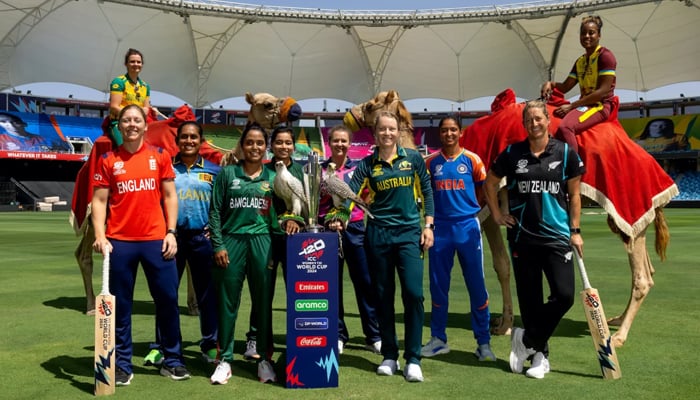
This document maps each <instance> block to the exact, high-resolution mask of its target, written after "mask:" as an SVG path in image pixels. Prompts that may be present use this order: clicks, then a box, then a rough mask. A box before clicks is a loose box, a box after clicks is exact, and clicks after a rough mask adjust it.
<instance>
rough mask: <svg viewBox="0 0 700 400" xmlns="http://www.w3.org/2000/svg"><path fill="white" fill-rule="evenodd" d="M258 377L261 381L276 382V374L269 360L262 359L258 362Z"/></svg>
mask: <svg viewBox="0 0 700 400" xmlns="http://www.w3.org/2000/svg"><path fill="white" fill-rule="evenodd" d="M258 378H259V379H260V382H262V383H268V382H277V375H275V370H274V369H272V364H270V362H269V361H267V360H262V361H260V362H259V363H258Z"/></svg>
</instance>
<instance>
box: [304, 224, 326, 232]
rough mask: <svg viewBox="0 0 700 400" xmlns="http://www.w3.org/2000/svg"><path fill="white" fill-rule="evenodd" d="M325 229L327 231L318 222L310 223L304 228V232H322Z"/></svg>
mask: <svg viewBox="0 0 700 400" xmlns="http://www.w3.org/2000/svg"><path fill="white" fill-rule="evenodd" d="M323 231H325V229H323V226H322V225H316V224H314V225H308V226H307V227H306V229H304V232H309V233H320V232H323Z"/></svg>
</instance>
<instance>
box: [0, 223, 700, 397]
mask: <svg viewBox="0 0 700 400" xmlns="http://www.w3.org/2000/svg"><path fill="white" fill-rule="evenodd" d="M597 211H598V210H596V209H586V210H585V212H586V214H585V215H584V216H583V217H582V224H581V227H582V229H583V235H584V236H583V237H584V240H585V241H586V242H585V249H586V253H585V255H586V265H587V267H588V269H589V276H590V279H591V282H592V284H593V285H594V286H595V287H597V288H598V289H599V290H600V294H601V296H602V298H603V300H604V305H605V309H606V311H607V313H608V316H612V315H614V314H615V313H619V312H620V311H621V310H622V309H623V308H624V306H625V304H626V301H627V298H628V295H629V290H630V280H631V278H630V272H629V267H628V263H627V257H626V255H625V253H624V251H623V249H622V246H621V244H620V242H619V241H618V240H617V238H616V237H614V236H613V235H612V234H610V233H609V231H608V230H607V227H606V226H605V217H604V215H601V214H599V213H597ZM666 212H667V217H668V220H669V225H670V227H671V232H672V241H671V246H670V248H669V260H668V261H667V262H664V263H661V262H659V259H658V257H657V256H656V255H655V254H652V258H651V259H652V262H653V263H654V264H655V266H656V269H657V274H656V276H655V281H656V286H655V287H654V289H653V290H652V291H651V294H650V295H649V297H648V298H647V300H646V302H645V303H644V305H643V307H642V309H641V312H640V314H639V315H638V317H637V319H636V320H635V323H634V325H633V327H632V331H631V333H630V336H629V339H628V341H627V343H626V345H625V346H624V347H622V348H620V349H618V354H619V359H620V363H621V366H622V373H623V378H622V379H621V380H619V381H604V380H602V379H601V378H600V376H599V372H598V367H597V361H596V360H595V355H594V354H593V349H592V347H593V345H592V342H591V338H590V336H589V334H588V331H587V326H586V322H585V320H584V317H583V311H582V308H581V304H580V302H579V301H578V300H577V302H576V304H575V305H574V307H573V308H572V309H571V311H570V312H569V313H568V314H567V315H566V316H565V318H564V320H563V322H562V323H561V325H560V327H559V328H558V329H557V331H556V332H555V337H554V338H553V339H552V340H551V342H550V347H551V357H550V361H551V365H552V372H551V373H550V374H549V375H547V377H546V378H545V379H544V380H541V381H538V380H532V379H528V378H526V377H525V376H523V375H515V374H512V373H510V371H509V368H508V362H507V361H506V360H507V357H508V351H509V349H510V337H494V338H493V339H492V346H493V349H494V351H495V352H496V355H497V356H498V357H499V361H498V362H496V363H486V364H480V363H478V362H477V361H476V360H475V358H474V356H473V355H472V351H473V350H474V347H475V343H474V340H473V338H472V333H471V331H468V330H466V326H467V324H468V316H467V312H468V306H467V295H466V289H465V288H464V284H463V281H462V278H461V276H460V274H459V272H458V269H455V270H454V274H453V283H452V291H451V303H452V305H451V309H450V317H449V327H448V336H449V344H450V347H451V348H452V352H451V353H449V354H447V355H443V356H438V357H437V358H435V359H425V360H423V372H424V374H425V377H426V381H425V382H424V383H422V384H408V383H406V382H405V381H404V380H403V378H401V377H400V376H394V377H379V376H377V375H375V373H374V370H375V368H376V366H377V365H378V363H379V362H380V361H381V360H380V356H377V355H374V354H371V353H370V352H368V351H366V350H364V349H363V348H362V344H363V340H362V337H361V330H360V323H359V316H358V314H357V308H356V305H355V304H354V300H353V299H354V296H353V295H352V288H351V284H350V281H349V279H348V278H347V274H346V280H345V282H344V290H345V298H346V310H347V312H348V316H347V323H348V325H349V329H350V334H351V337H352V338H351V342H350V343H348V346H347V347H346V350H345V354H343V355H342V356H341V357H340V365H341V367H340V386H339V387H338V388H332V389H308V390H304V389H294V390H291V389H285V388H284V387H283V384H282V383H280V384H274V385H262V384H260V383H259V382H258V381H257V379H256V373H255V371H256V370H255V364H254V363H251V362H245V361H242V360H241V359H240V357H239V358H238V359H237V360H236V361H235V362H234V364H233V374H234V376H233V378H232V379H231V380H230V382H229V384H228V385H226V386H212V385H210V384H209V375H210V374H211V373H212V370H213V369H212V367H211V366H208V365H206V364H204V363H203V362H202V361H200V359H199V358H198V353H199V351H198V350H199V349H198V346H197V345H196V340H197V337H198V322H197V318H196V317H191V316H187V315H183V317H182V332H183V338H184V347H185V359H186V362H187V365H188V367H189V369H190V371H191V372H192V373H193V375H194V376H193V378H192V379H190V380H188V381H184V382H173V381H170V380H169V379H166V378H163V377H161V376H159V375H158V372H157V370H156V369H153V368H144V367H141V366H140V363H141V357H143V355H145V354H146V352H147V346H148V342H149V340H151V339H152V338H153V329H154V328H153V304H152V302H151V300H150V297H149V295H148V293H147V289H146V283H145V281H144V278H143V274H142V273H140V274H139V280H138V282H137V290H136V300H135V302H136V304H135V315H134V321H133V322H134V332H133V334H134V342H135V345H134V348H135V354H136V356H137V357H135V358H134V364H135V378H134V380H133V382H132V385H131V386H129V387H125V388H117V394H116V396H117V397H119V398H126V399H161V398H169V397H173V398H186V399H200V398H201V399H207V398H245V399H257V398H260V399H263V398H264V399H270V398H288V399H318V398H326V399H354V398H357V399H370V398H372V399H440V398H474V399H481V398H483V399H509V398H513V399H539V398H551V399H580V398H582V397H585V398H590V399H601V398H611V399H616V398H635V399H658V398H664V399H686V398H694V397H695V396H696V395H697V393H700V383H698V382H699V381H698V379H697V376H696V373H697V371H698V367H697V365H698V363H697V362H696V358H698V356H697V354H696V353H695V350H696V349H697V348H698V346H700V322H698V314H699V311H698V309H700V296H698V282H700V269H699V268H698V251H697V248H698V240H697V237H698V236H697V233H696V232H697V226H698V225H700V213H698V211H697V210H689V209H673V210H667V211H666ZM67 220H68V215H67V213H61V212H54V213H30V212H24V213H0V243H2V245H0V276H1V279H0V282H2V285H1V286H0V305H2V314H0V315H1V318H0V323H1V325H0V360H2V364H1V365H2V373H0V388H2V389H1V394H0V397H1V398H3V399H77V398H89V397H90V396H92V390H93V389H92V388H93V373H92V357H93V329H94V328H93V323H94V320H93V318H92V317H87V316H85V315H84V314H83V311H84V307H85V299H84V292H83V288H82V281H81V278H80V274H79V272H78V267H77V265H76V263H75V260H74V258H73V251H74V249H75V246H76V245H77V242H78V239H77V238H76V237H75V236H74V235H73V233H72V230H71V228H70V227H69V225H68V222H67ZM650 239H651V235H650ZM651 245H652V243H651V242H650V243H648V246H649V247H651ZM486 258H487V264H486V265H487V268H486V279H487V284H488V288H489V291H490V293H491V305H492V312H493V313H496V314H498V313H500V310H501V306H502V302H501V296H500V292H499V290H498V283H497V281H496V276H495V273H494V272H493V270H492V269H491V267H490V255H489V254H488V251H487V254H486ZM96 261H97V263H96V266H97V269H98V270H99V266H100V263H99V259H98V258H97V257H96ZM94 278H95V280H94V281H95V288H96V289H97V288H99V282H98V281H99V273H96V274H95V277H94ZM426 279H427V274H426ZM278 282H282V281H281V280H279V281H278ZM577 285H579V287H580V283H579V281H578V280H577ZM183 286H184V285H183ZM511 286H513V285H512V283H511ZM282 287H283V285H281V284H279V285H278V288H277V295H276V297H275V304H274V326H275V344H276V346H277V348H278V349H284V347H285V345H284V343H285V336H284V333H285V332H284V328H283V327H284V326H285V322H284V321H285V312H284V301H285V296H284V293H283V291H282ZM427 287H428V286H427V281H426V284H425V288H426V291H425V296H426V301H425V305H426V311H427V312H426V327H425V329H424V331H423V337H424V341H427V339H428V335H429V332H430V330H429V327H428V325H427V323H428V321H429V316H430V312H429V311H430V309H429V305H430V294H429V291H428V289H427ZM182 289H183V290H181V305H182V306H183V307H182V311H183V314H186V309H185V308H184V299H185V292H184V288H182ZM249 307H250V303H249V296H248V294H247V293H245V294H244V296H243V305H242V310H243V311H242V315H243V317H242V318H241V320H239V321H238V322H239V323H238V325H237V328H236V333H237V334H236V336H237V338H238V340H237V341H236V346H237V351H238V352H239V353H240V352H241V351H242V347H243V342H242V340H241V339H243V337H244V332H245V329H246V328H247V317H248V310H249ZM397 310H401V306H400V305H398V304H397ZM516 310H517V306H516ZM397 319H398V320H401V316H398V317H397ZM516 323H519V319H518V318H517V317H516ZM397 328H398V330H399V337H400V338H401V336H402V335H403V329H402V326H401V324H399V325H398V326H397ZM276 357H277V359H278V360H279V361H278V362H277V364H276V367H275V368H276V370H277V374H278V377H279V378H280V380H282V379H283V378H284V366H283V365H284V363H283V361H282V360H281V359H279V357H283V353H277V355H276Z"/></svg>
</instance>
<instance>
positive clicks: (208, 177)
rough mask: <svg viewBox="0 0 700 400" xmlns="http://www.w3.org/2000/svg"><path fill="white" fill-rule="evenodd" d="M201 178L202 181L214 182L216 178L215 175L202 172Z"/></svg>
mask: <svg viewBox="0 0 700 400" xmlns="http://www.w3.org/2000/svg"><path fill="white" fill-rule="evenodd" d="M199 180H200V181H202V182H207V183H212V181H213V180H214V175H212V174H209V173H206V172H202V173H200V174H199Z"/></svg>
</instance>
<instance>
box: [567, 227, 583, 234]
mask: <svg viewBox="0 0 700 400" xmlns="http://www.w3.org/2000/svg"><path fill="white" fill-rule="evenodd" d="M569 231H570V232H571V233H578V234H581V228H569Z"/></svg>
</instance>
